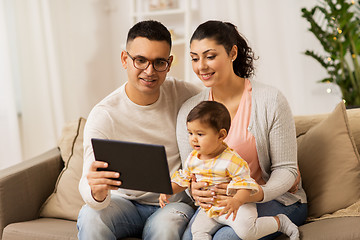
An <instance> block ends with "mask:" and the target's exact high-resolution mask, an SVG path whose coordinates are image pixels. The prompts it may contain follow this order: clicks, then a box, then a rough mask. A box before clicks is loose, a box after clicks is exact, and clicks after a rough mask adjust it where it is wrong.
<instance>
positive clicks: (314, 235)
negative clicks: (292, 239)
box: [276, 217, 360, 240]
mask: <svg viewBox="0 0 360 240" xmlns="http://www.w3.org/2000/svg"><path fill="white" fill-rule="evenodd" d="M359 223H360V217H340V218H331V219H324V220H321V221H315V222H310V223H307V224H305V225H303V226H301V227H299V231H300V239H306V240H335V239H346V240H358V239H360V228H359V227H356V226H359ZM285 239H289V238H288V237H286V236H285V235H282V236H281V237H278V238H276V240H285Z"/></svg>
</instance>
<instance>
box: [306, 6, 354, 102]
mask: <svg viewBox="0 0 360 240" xmlns="http://www.w3.org/2000/svg"><path fill="white" fill-rule="evenodd" d="M359 5H360V0H358V1H357V3H356V2H355V1H354V0H352V1H349V0H321V1H319V4H318V5H316V6H314V7H313V8H312V9H310V10H307V9H306V8H302V9H301V11H302V17H304V18H305V19H306V20H307V21H308V22H309V23H310V28H309V31H311V32H312V33H313V34H314V35H315V36H316V38H317V39H318V40H319V41H320V43H321V45H322V47H323V48H324V51H325V55H323V54H319V53H315V52H314V51H312V50H307V51H306V52H305V54H306V55H308V56H311V57H313V58H314V59H315V60H316V61H317V62H319V63H320V64H321V66H323V67H324V68H325V69H326V71H327V73H328V76H327V77H326V78H324V79H322V80H320V81H319V82H331V83H335V84H337V85H338V86H339V87H340V89H341V93H342V98H343V100H344V102H345V104H346V105H347V106H360V65H359V61H360V57H359V53H360V6H359Z"/></svg>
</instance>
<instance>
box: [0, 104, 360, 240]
mask: <svg viewBox="0 0 360 240" xmlns="http://www.w3.org/2000/svg"><path fill="white" fill-rule="evenodd" d="M346 112H347V114H346ZM346 115H347V116H348V118H349V120H348V119H347V117H346ZM295 122H296V127H297V135H298V153H299V155H298V156H299V167H300V170H301V173H302V177H303V186H304V188H305V190H306V192H307V193H308V200H309V221H308V222H307V223H306V224H305V225H303V226H301V227H300V233H301V239H317V240H318V239H326V240H331V239H360V202H359V200H360V162H359V154H358V151H359V149H360V109H353V110H347V111H346V110H345V108H344V106H343V104H339V105H338V107H337V108H336V109H335V110H334V112H333V113H331V114H325V115H313V116H298V117H295ZM84 124H85V119H79V121H76V122H73V123H70V124H68V125H67V126H66V127H65V128H64V131H63V134H62V138H61V139H60V141H59V148H56V149H52V150H50V151H48V152H46V153H44V154H42V155H41V156H38V157H36V158H34V159H31V160H28V161H25V162H23V163H21V164H18V165H16V166H13V167H11V168H9V169H5V170H2V171H0V239H1V237H2V239H3V240H15V239H19V240H20V239H21V240H22V239H29V240H30V239H44V240H45V239H46V240H49V239H64V240H65V239H67V240H69V239H77V228H76V216H77V214H78V211H79V209H80V207H81V205H82V204H83V202H82V199H81V198H80V195H79V193H78V191H77V183H78V181H79V178H80V175H81V165H82V146H81V142H82V130H83V126H84ZM354 139H355V141H354ZM59 149H60V150H59ZM54 188H55V190H54ZM278 239H286V237H285V236H281V237H279V238H278Z"/></svg>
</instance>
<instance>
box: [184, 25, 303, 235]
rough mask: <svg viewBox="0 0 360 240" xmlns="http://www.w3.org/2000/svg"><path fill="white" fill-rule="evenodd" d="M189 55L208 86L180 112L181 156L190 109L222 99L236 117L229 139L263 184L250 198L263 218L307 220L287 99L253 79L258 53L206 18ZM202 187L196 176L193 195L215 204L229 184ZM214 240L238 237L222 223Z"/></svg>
mask: <svg viewBox="0 0 360 240" xmlns="http://www.w3.org/2000/svg"><path fill="white" fill-rule="evenodd" d="M190 55H191V58H192V67H193V70H194V72H195V73H196V74H197V76H198V77H199V79H200V80H201V81H202V82H203V84H204V85H205V87H207V89H205V90H204V91H202V92H201V93H199V94H198V95H196V96H194V97H192V98H190V99H189V100H188V101H187V102H185V103H184V105H183V106H182V108H181V109H180V111H179V115H178V122H177V140H178V145H179V149H180V154H181V159H182V160H183V161H184V160H185V159H186V156H187V155H188V154H189V152H190V151H191V147H190V145H189V143H188V141H187V129H186V116H187V114H188V113H189V111H190V110H191V109H192V108H193V107H194V106H195V105H196V104H198V103H199V102H200V101H203V100H213V101H218V102H221V103H222V104H224V105H225V106H226V107H227V108H228V110H229V112H230V115H231V119H232V120H231V128H230V131H229V135H228V137H227V138H226V139H225V142H226V143H227V144H228V145H229V146H230V147H231V148H233V149H234V150H235V151H237V152H238V153H239V154H240V156H241V157H242V158H244V159H245V160H246V161H247V162H248V165H249V167H250V171H251V177H253V178H254V179H255V180H256V182H257V183H258V184H259V185H261V189H260V191H261V192H262V193H261V194H257V195H254V196H253V198H252V200H251V202H258V203H257V209H258V214H259V217H261V216H273V215H277V214H281V213H282V214H285V215H287V216H288V217H289V218H290V219H291V220H292V221H293V222H294V223H295V224H297V225H301V224H303V223H304V221H305V220H306V216H307V204H306V195H305V192H304V190H303V189H302V188H301V185H300V184H299V178H300V177H299V178H297V176H298V175H299V174H298V171H297V152H296V151H297V148H296V134H295V124H294V121H293V116H292V113H291V110H290V107H289V105H288V103H287V101H286V99H285V97H284V96H283V95H282V94H281V93H280V92H279V91H278V90H277V89H275V88H273V87H270V86H267V85H264V84H262V83H260V82H256V81H250V80H249V78H250V77H251V76H252V75H253V74H254V67H253V60H254V53H253V52H252V49H251V48H250V47H249V46H248V44H247V42H246V40H245V39H244V38H243V37H242V36H241V35H240V34H239V32H238V31H237V29H236V27H235V26H234V25H233V24H231V23H225V22H221V21H208V22H205V23H203V24H201V25H199V27H198V28H197V29H196V30H195V32H194V34H193V36H192V37H191V40H190ZM297 179H298V180H297ZM204 187H205V188H206V184H205V183H201V182H196V179H194V181H193V183H192V190H191V193H192V196H193V198H194V200H195V201H196V203H197V204H199V205H200V206H202V207H206V206H207V207H209V206H211V202H212V201H213V199H214V198H217V199H218V201H219V200H220V201H221V200H224V199H226V198H227V196H226V194H225V193H226V184H225V185H218V186H216V187H211V190H203V189H204ZM260 196H263V197H260ZM190 228H191V223H190V224H189V226H188V228H187V230H186V232H185V234H184V237H183V239H191V234H190ZM278 235H279V233H276V234H273V235H271V236H267V237H265V238H264V239H274V238H275V237H276V236H278ZM214 239H215V240H216V239H239V238H238V237H237V236H236V234H235V233H234V232H233V230H232V229H231V228H230V227H227V226H224V227H222V228H221V229H219V230H218V231H217V232H216V233H215V235H214Z"/></svg>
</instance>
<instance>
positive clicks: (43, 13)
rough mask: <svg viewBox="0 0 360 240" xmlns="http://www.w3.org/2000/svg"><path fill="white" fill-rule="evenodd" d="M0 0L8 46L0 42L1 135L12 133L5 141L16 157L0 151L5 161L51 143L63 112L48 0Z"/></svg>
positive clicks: (26, 156)
mask: <svg viewBox="0 0 360 240" xmlns="http://www.w3.org/2000/svg"><path fill="white" fill-rule="evenodd" d="M0 2H1V6H2V12H1V13H2V14H1V15H0V16H1V21H2V23H3V27H2V28H1V29H0V36H1V37H2V38H4V36H5V37H6V36H7V39H8V44H7V46H5V45H4V44H2V46H1V47H2V49H1V53H6V52H7V53H8V55H4V54H0V55H1V57H2V58H4V57H7V56H11V57H8V58H9V59H4V60H3V61H4V62H5V63H7V64H5V67H6V66H7V69H6V72H5V77H4V78H3V77H1V78H2V79H3V80H5V81H6V82H5V83H4V84H5V85H4V86H5V87H4V88H3V87H1V91H3V90H5V89H8V90H7V91H6V93H7V94H6V95H3V94H1V101H0V106H2V108H4V107H5V108H6V111H1V113H2V114H6V116H3V119H5V120H6V124H1V132H3V131H6V132H5V133H7V135H8V137H2V138H1V139H2V140H5V141H8V140H9V139H11V138H14V139H16V141H15V140H13V142H11V143H10V142H9V145H11V147H9V149H14V150H13V151H16V152H17V153H18V154H17V155H15V154H14V153H12V154H14V156H16V157H17V159H16V161H11V160H9V159H8V158H4V157H1V161H4V162H6V163H4V166H10V165H12V164H13V163H14V162H19V161H21V160H24V159H29V158H31V157H34V156H36V155H38V154H40V153H43V152H45V151H47V150H49V149H51V148H53V147H55V146H56V142H57V139H58V137H59V133H60V130H61V127H62V126H63V122H64V117H63V115H64V114H63V107H62V99H61V92H62V90H61V86H60V78H59V73H58V64H57V56H56V53H55V51H54V39H53V32H52V21H51V17H50V12H49V7H48V2H49V1H47V0H29V1H22V0H0ZM5 23H6V26H5ZM10 43H11V44H10ZM3 48H4V51H3ZM1 65H3V64H1ZM1 86H3V83H2V85H1ZM14 86H15V87H14ZM11 87H13V89H11ZM4 97H6V99H3V98H4ZM15 101H16V104H15ZM1 135H2V136H3V135H4V134H1ZM7 135H6V134H5V136H7ZM10 136H11V138H10ZM19 136H20V139H21V141H19ZM20 142H21V148H20V147H19V145H20ZM3 146H4V145H3V144H1V147H3ZM5 146H6V145H5ZM20 150H21V151H20ZM1 152H3V151H1Z"/></svg>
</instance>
